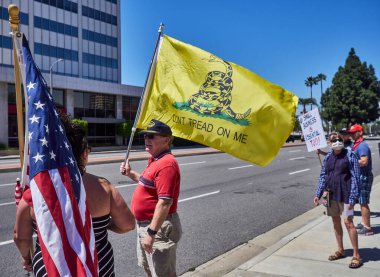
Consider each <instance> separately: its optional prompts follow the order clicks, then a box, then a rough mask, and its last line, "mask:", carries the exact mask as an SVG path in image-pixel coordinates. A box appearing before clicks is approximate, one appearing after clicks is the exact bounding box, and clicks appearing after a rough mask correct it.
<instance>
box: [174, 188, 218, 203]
mask: <svg viewBox="0 0 380 277" xmlns="http://www.w3.org/2000/svg"><path fill="white" fill-rule="evenodd" d="M219 192H220V190H217V191H213V192H209V193H205V194H201V195H197V196H193V197H189V198H184V199H181V200H178V202H185V201H188V200H192V199H197V198H201V197H205V196H209V195H213V194H217V193H219Z"/></svg>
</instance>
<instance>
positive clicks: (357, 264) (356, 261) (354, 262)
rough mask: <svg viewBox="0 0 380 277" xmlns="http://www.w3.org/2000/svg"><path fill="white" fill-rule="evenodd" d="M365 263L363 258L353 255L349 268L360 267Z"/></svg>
mask: <svg viewBox="0 0 380 277" xmlns="http://www.w3.org/2000/svg"><path fill="white" fill-rule="evenodd" d="M362 265H363V261H362V259H360V258H359V259H358V258H356V257H353V258H352V260H351V263H350V264H349V265H348V267H349V268H359V267H361V266H362Z"/></svg>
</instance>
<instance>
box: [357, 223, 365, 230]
mask: <svg viewBox="0 0 380 277" xmlns="http://www.w3.org/2000/svg"><path fill="white" fill-rule="evenodd" d="M363 227H364V225H363V224H362V223H361V222H360V223H358V225H356V226H355V229H363Z"/></svg>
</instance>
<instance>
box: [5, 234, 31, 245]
mask: <svg viewBox="0 0 380 277" xmlns="http://www.w3.org/2000/svg"><path fill="white" fill-rule="evenodd" d="M36 237H37V235H36V234H34V235H33V238H36ZM13 242H14V241H13V239H12V240H6V241H1V242H0V246H3V245H7V244H11V243H13Z"/></svg>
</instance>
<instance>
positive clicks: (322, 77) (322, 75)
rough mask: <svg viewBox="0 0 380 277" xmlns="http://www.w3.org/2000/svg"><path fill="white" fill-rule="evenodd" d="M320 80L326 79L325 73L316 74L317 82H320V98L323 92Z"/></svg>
mask: <svg viewBox="0 0 380 277" xmlns="http://www.w3.org/2000/svg"><path fill="white" fill-rule="evenodd" d="M322 81H326V75H325V74H323V73H319V74H318V75H317V82H320V83H321V98H322V94H323V88H322Z"/></svg>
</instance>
